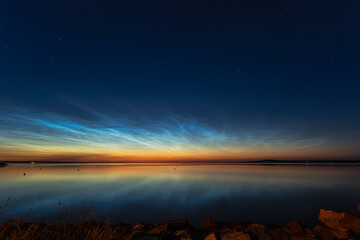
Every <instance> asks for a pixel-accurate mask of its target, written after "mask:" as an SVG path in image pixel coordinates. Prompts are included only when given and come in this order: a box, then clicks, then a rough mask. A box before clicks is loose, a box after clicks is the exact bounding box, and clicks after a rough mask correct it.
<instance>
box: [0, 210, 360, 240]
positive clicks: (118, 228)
mask: <svg viewBox="0 0 360 240" xmlns="http://www.w3.org/2000/svg"><path fill="white" fill-rule="evenodd" d="M318 219H319V221H320V223H319V225H317V226H316V227H314V228H309V227H307V226H303V225H302V224H301V223H300V222H299V221H297V220H293V221H291V222H290V223H288V224H287V225H286V226H283V225H280V224H276V223H272V224H269V225H267V226H263V225H260V224H257V223H253V222H243V223H238V222H216V221H214V220H212V219H206V220H204V221H202V223H201V229H195V228H194V227H193V226H191V225H190V224H189V223H188V221H187V220H170V221H167V222H165V223H162V224H157V225H154V224H151V223H140V224H137V225H134V226H133V225H131V224H126V223H118V224H116V225H111V224H108V223H98V222H96V221H83V222H81V223H78V224H71V223H59V224H45V223H27V222H26V221H25V220H24V219H22V218H19V217H14V219H12V220H10V221H8V222H6V223H3V224H2V225H0V239H9V240H10V239H22V240H27V239H39V240H43V239H51V240H58V239H64V240H65V239H66V240H71V239H74V240H75V239H87V240H95V239H96V240H105V239H128V240H130V239H152V240H158V239H179V240H193V239H205V240H220V239H221V240H232V239H234V240H235V239H238V240H253V239H256V240H273V239H274V240H278V239H279V240H313V239H323V240H336V239H349V240H350V239H360V204H359V205H358V206H357V207H356V212H355V213H354V214H349V213H345V212H342V213H337V212H334V211H331V210H325V209H321V210H320V213H319V216H318Z"/></svg>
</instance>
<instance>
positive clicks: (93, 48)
mask: <svg viewBox="0 0 360 240" xmlns="http://www.w3.org/2000/svg"><path fill="white" fill-rule="evenodd" d="M359 11H360V2H359V1H355V0H354V1H352V0H350V1H331V2H329V1H316V2H314V1H301V2H288V1H225V2H224V1H213V0H210V1H206V2H202V1H200V2H194V1H156V2H149V1H140V0H135V1H88V2H81V1H67V0H62V1H60V0H54V1H40V0H35V1H31V2H28V1H13V0H5V1H1V3H0V160H2V161H27V160H29V161H36V160H43V161H217V160H227V161H241V160H260V159H265V158H273V159H288V160H295V159H303V160H310V159H359V158H360V150H359V149H360V148H359V146H360V94H359V91H360V80H359V79H360V67H359V63H360V58H359V56H360V44H359V42H360V15H359Z"/></svg>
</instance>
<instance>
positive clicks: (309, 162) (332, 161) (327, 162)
mask: <svg viewBox="0 0 360 240" xmlns="http://www.w3.org/2000/svg"><path fill="white" fill-rule="evenodd" d="M243 163H258V164H360V160H275V159H265V160H260V161H248V162H243Z"/></svg>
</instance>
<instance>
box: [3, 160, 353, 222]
mask: <svg viewBox="0 0 360 240" xmlns="http://www.w3.org/2000/svg"><path fill="white" fill-rule="evenodd" d="M24 173H26V175H25V176H24ZM8 197H11V200H10V204H11V206H10V208H9V211H10V212H8V213H7V215H6V214H5V215H4V214H3V216H2V217H1V218H2V221H4V219H5V218H6V217H9V216H10V215H13V214H14V213H15V214H17V215H27V216H28V217H29V218H31V219H37V220H40V219H50V220H51V219H57V218H59V215H60V210H59V205H58V203H59V201H60V202H61V203H62V204H63V206H65V208H66V209H67V212H68V213H69V214H70V215H71V217H72V218H73V219H75V218H76V217H78V214H80V212H81V210H86V209H88V208H89V206H91V204H92V203H93V205H92V206H93V207H94V208H92V209H91V212H92V213H94V214H95V215H96V218H97V219H98V220H110V221H111V222H112V223H116V222H127V223H139V222H152V223H159V222H164V221H166V220H168V219H179V218H187V219H189V221H190V222H191V223H192V224H193V225H195V226H199V225H200V222H201V220H203V219H205V218H207V217H211V218H213V219H215V220H217V221H232V220H238V221H246V220H252V221H256V222H259V223H263V224H266V223H270V222H278V223H283V224H285V223H287V222H289V221H290V220H292V219H299V220H301V221H302V222H303V223H304V224H307V225H311V226H313V225H315V224H316V223H317V220H316V218H317V214H318V211H319V209H320V208H328V209H333V210H336V211H348V212H353V209H354V206H355V205H356V204H357V203H358V202H360V169H359V168H358V167H354V166H352V167H325V166H321V167H319V166H308V167H307V166H261V165H183V164H182V165H177V164H166V165H163V164H151V165H141V164H132V165H129V164H118V165H33V166H30V165H27V166H26V165H13V166H6V167H2V168H0V202H4V201H5V200H6V199H7V198H8ZM30 210H31V211H30Z"/></svg>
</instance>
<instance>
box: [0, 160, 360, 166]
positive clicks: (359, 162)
mask: <svg viewBox="0 0 360 240" xmlns="http://www.w3.org/2000/svg"><path fill="white" fill-rule="evenodd" d="M20 164H25V165H57V164H59V165H111V164H114V165H118V164H119V165H120V164H133V165H140V164H142V165H147V164H149V165H156V164H169V165H172V164H184V165H266V166H271V165H276V166H281V165H292V166H294V165H306V166H307V165H312V166H360V160H272V159H268V160H260V161H207V162H206V161H188V162H187V161H177V162H126V161H123V162H62V161H3V162H0V166H8V165H20Z"/></svg>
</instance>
